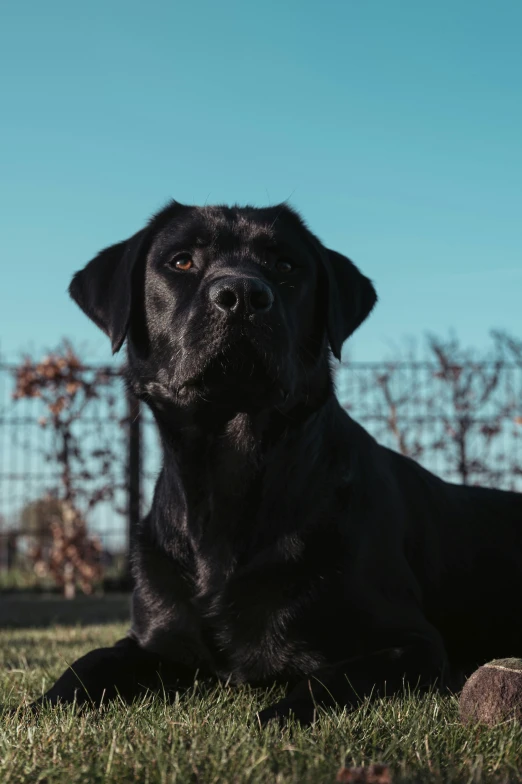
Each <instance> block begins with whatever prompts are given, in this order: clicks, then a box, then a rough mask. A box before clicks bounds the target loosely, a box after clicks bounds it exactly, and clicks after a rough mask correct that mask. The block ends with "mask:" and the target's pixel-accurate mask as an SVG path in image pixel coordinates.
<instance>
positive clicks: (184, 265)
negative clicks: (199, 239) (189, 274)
mask: <svg viewBox="0 0 522 784" xmlns="http://www.w3.org/2000/svg"><path fill="white" fill-rule="evenodd" d="M192 264H193V261H192V256H191V255H190V253H178V254H177V256H174V258H173V259H172V262H171V265H172V266H173V267H175V269H177V270H181V271H182V272H186V270H189V269H190V268H191V267H192Z"/></svg>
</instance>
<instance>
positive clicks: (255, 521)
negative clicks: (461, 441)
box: [41, 202, 522, 723]
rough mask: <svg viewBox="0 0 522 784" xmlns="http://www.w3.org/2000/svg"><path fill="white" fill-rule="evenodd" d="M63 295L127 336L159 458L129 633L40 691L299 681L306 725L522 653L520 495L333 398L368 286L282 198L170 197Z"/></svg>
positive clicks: (139, 546)
mask: <svg viewBox="0 0 522 784" xmlns="http://www.w3.org/2000/svg"><path fill="white" fill-rule="evenodd" d="M70 293H71V296H72V297H73V299H74V300H75V301H76V302H77V303H78V305H79V306H80V307H81V308H82V310H84V311H85V313H86V314H87V315H88V316H89V317H90V318H91V319H92V320H93V321H94V322H95V323H96V324H97V325H98V327H100V328H101V329H102V330H103V331H104V332H106V333H107V335H108V336H109V338H110V340H111V341H112V347H113V350H114V351H115V352H116V351H118V350H119V349H120V348H121V346H122V344H123V342H124V341H125V339H127V347H128V379H127V380H128V384H129V387H130V389H131V390H132V391H133V392H134V394H135V395H136V396H137V397H138V398H140V400H142V401H143V402H144V403H145V404H146V405H148V406H149V407H150V409H151V410H152V412H153V414H154V417H155V420H156V422H157V425H158V428H159V432H160V435H161V442H162V447H163V467H162V470H161V474H160V476H159V479H158V482H157V485H156V489H155V493H154V500H153V503H152V508H151V510H150V512H149V514H148V515H147V517H145V519H144V520H143V522H142V523H141V525H140V527H139V530H138V531H136V534H135V538H134V542H133V544H132V563H133V575H134V580H135V588H134V594H133V603H132V625H131V629H130V631H129V633H128V636H127V637H126V638H125V639H124V640H121V641H120V642H118V643H117V644H116V645H115V646H114V647H113V648H104V649H100V650H95V651H92V652H91V653H89V654H87V655H86V656H84V657H83V658H81V659H79V660H78V661H77V662H76V663H75V664H74V665H73V666H72V667H71V668H70V669H68V670H67V671H66V672H65V673H64V674H63V675H62V676H61V677H60V679H59V680H58V681H57V683H56V684H55V685H54V686H53V687H52V688H51V689H50V690H49V691H48V692H47V693H46V694H45V695H44V697H43V698H41V699H42V700H43V701H49V702H51V703H52V704H55V703H58V702H65V703H67V702H70V701H72V700H74V699H76V700H77V701H78V702H79V703H82V702H87V701H90V702H92V703H94V704H99V703H100V701H102V700H107V699H111V698H112V697H114V696H115V695H117V694H119V695H121V697H123V698H124V699H126V700H131V699H132V698H133V697H134V696H135V695H136V694H138V693H139V692H140V690H142V689H148V688H151V689H153V688H162V687H163V688H166V689H167V690H170V689H172V690H176V689H179V688H182V687H183V685H184V684H187V683H190V682H191V681H192V680H193V678H194V674H195V673H196V672H199V673H200V677H201V676H205V677H206V676H209V677H211V678H212V677H214V678H219V679H223V680H225V679H226V680H229V681H230V682H232V683H234V684H241V683H250V684H256V685H263V684H264V685H267V684H273V683H275V682H280V683H285V684H288V686H289V689H288V692H287V697H286V698H285V699H284V700H282V701H281V702H279V703H277V704H276V705H274V706H272V707H270V708H268V709H266V710H264V711H262V712H261V714H260V720H261V721H262V722H263V723H264V722H266V721H268V720H269V719H271V718H279V719H284V718H285V717H287V716H288V715H289V714H290V713H293V714H294V715H295V717H296V718H297V719H298V720H300V721H302V722H309V721H311V720H312V719H313V716H314V706H316V705H318V704H319V705H324V706H331V705H335V704H339V705H341V706H347V707H353V706H355V705H357V703H358V702H359V701H360V700H361V699H363V698H364V697H366V696H368V695H370V694H375V695H376V694H385V693H386V694H388V695H390V694H393V693H396V692H398V691H399V690H402V688H403V686H404V684H407V685H411V686H413V687H419V688H421V689H422V688H423V687H427V686H429V685H430V684H434V683H437V684H438V685H444V684H446V685H450V686H451V687H452V688H454V686H455V684H457V685H458V684H459V683H460V682H461V679H462V677H463V675H464V674H465V673H467V672H469V671H472V670H473V669H474V668H475V667H476V666H477V665H478V664H480V663H482V662H484V661H487V660H488V659H490V658H493V657H496V656H510V655H516V654H519V655H520V654H522V623H521V609H520V608H521V607H522V495H520V494H518V493H510V492H502V491H498V490H488V489H484V488H478V487H464V486H459V485H453V484H448V483H447V482H444V481H442V480H441V479H439V478H437V477H436V476H434V475H433V474H431V473H429V472H428V471H426V470H425V469H424V468H421V466H419V465H418V464H417V463H415V462H414V461H413V460H410V459H408V458H406V457H402V456H400V455H398V454H396V453H395V452H393V451H390V450H389V449H385V448H384V447H382V446H380V445H379V444H377V443H376V442H375V440H374V439H373V438H372V437H371V436H370V435H369V434H368V433H367V432H366V431H365V430H364V429H363V428H362V427H360V426H359V425H358V424H357V423H356V422H354V421H353V420H352V419H351V418H350V417H349V416H348V414H347V413H346V412H345V411H344V410H343V409H342V407H341V406H340V404H339V402H338V401H337V399H336V396H335V391H334V387H333V383H332V372H331V367H330V362H331V357H330V351H331V353H332V354H333V355H334V357H336V358H337V359H339V357H340V353H341V347H342V345H343V342H344V341H345V340H346V338H348V337H349V335H351V333H352V332H353V331H354V330H355V329H356V328H357V327H358V326H359V325H360V324H361V322H362V321H364V319H365V318H366V316H367V315H368V314H369V312H370V311H371V309H372V307H373V305H374V304H375V301H376V294H375V291H374V288H373V286H372V283H371V282H370V280H368V278H366V277H364V276H363V275H362V274H361V273H360V272H359V270H358V269H357V267H355V266H354V264H352V262H351V261H349V260H348V259H347V258H346V257H345V256H342V255H340V254H339V253H336V252H335V251H332V250H329V249H327V248H326V247H324V245H322V244H321V242H320V241H319V240H318V239H317V237H315V236H314V235H313V234H312V233H311V232H310V231H309V230H308V229H307V227H306V226H305V224H304V223H303V221H302V220H301V218H300V217H299V216H298V215H297V213H296V212H294V211H293V210H292V209H290V208H289V207H288V206H286V205H279V206H277V207H269V208H265V209H257V208H252V207H241V208H240V207H222V206H217V207H189V206H184V205H181V204H179V203H177V202H172V203H170V204H169V205H168V206H167V207H166V208H165V209H163V210H162V211H161V212H160V213H159V214H157V215H156V216H155V217H154V218H153V219H152V220H151V221H150V222H149V223H148V225H147V226H146V227H145V228H144V229H142V230H141V231H139V232H138V233H137V234H135V235H134V236H132V237H131V238H130V239H128V240H126V241H125V242H120V243H118V244H117V245H113V246H112V247H110V248H107V249H106V250H103V251H102V252H101V253H100V254H99V255H98V256H96V258H94V259H93V260H92V261H91V262H90V263H89V264H87V266H86V267H85V269H83V270H82V271H80V272H78V273H77V274H76V275H75V276H74V278H73V281H72V283H71V287H70Z"/></svg>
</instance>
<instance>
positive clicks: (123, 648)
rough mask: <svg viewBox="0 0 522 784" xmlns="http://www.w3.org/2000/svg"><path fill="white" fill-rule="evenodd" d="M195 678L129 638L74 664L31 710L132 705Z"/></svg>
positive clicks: (190, 670)
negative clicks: (113, 703) (140, 697)
mask: <svg viewBox="0 0 522 784" xmlns="http://www.w3.org/2000/svg"><path fill="white" fill-rule="evenodd" d="M194 674H195V670H194V669H191V668H190V667H188V666H187V665H185V664H176V663H171V662H168V661H165V660H163V659H162V658H161V657H159V656H158V655H157V654H154V653H151V652H149V651H146V650H144V649H143V648H141V647H140V646H139V645H138V643H137V642H136V641H135V640H134V639H132V638H131V637H125V638H124V639H123V640H120V641H119V642H117V643H116V644H115V645H114V646H113V647H112V648H98V649H96V650H94V651H91V652H90V653H87V654H86V655H85V656H82V657H81V658H80V659H78V660H77V661H75V662H74V664H71V665H70V667H68V668H67V670H65V672H64V673H63V674H62V675H61V676H60V677H59V678H58V680H57V681H56V683H55V684H54V685H53V686H52V687H51V688H50V689H49V690H48V691H47V692H46V693H45V694H44V695H43V696H42V697H40V698H39V699H38V700H36V701H35V702H33V703H32V705H31V708H33V709H37V708H38V707H39V706H41V705H43V704H45V703H49V704H51V705H57V704H58V703H60V704H67V703H72V702H76V703H77V704H78V705H83V704H85V703H90V704H91V705H93V706H98V705H100V704H101V703H104V702H107V701H109V700H112V699H114V698H115V697H118V696H119V697H121V698H122V699H123V700H124V701H126V702H131V701H132V699H133V698H134V697H135V696H137V695H138V694H140V693H143V692H144V691H145V690H147V689H153V690H158V689H161V688H162V687H165V688H166V689H167V690H168V689H169V688H176V686H178V685H179V686H182V685H184V684H188V683H189V682H190V681H192V680H193V678H194Z"/></svg>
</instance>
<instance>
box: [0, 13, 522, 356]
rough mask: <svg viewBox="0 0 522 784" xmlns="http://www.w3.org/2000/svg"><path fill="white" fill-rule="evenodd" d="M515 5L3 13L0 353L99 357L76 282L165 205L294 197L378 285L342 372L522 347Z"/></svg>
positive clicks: (521, 163) (518, 18)
mask: <svg viewBox="0 0 522 784" xmlns="http://www.w3.org/2000/svg"><path fill="white" fill-rule="evenodd" d="M521 40H522V2H521V1H520V0H496V1H495V2H492V1H491V0H436V1H435V0H426V1H423V0H336V1H335V2H332V1H331V0H322V2H319V0H315V2H312V0H263V2H250V0H220V1H219V2H217V1H216V0H195V1H194V0H192V2H190V1H189V0H183V2H181V1H180V0H170V1H167V0H147V2H143V0H140V2H137V1H136V0H103V2H102V0H90V2H86V3H77V2H70V0H45V2H41V0H16V2H14V0H13V1H12V2H8V3H3V4H2V10H1V12H0V58H1V61H2V62H1V63H0V73H1V74H2V76H1V77H0V78H1V80H2V89H1V115H2V117H1V121H0V137H1V138H0V142H1V143H0V164H1V166H0V180H1V184H0V189H1V193H0V222H1V230H0V265H1V278H0V282H1V285H0V350H1V352H2V354H3V356H4V358H5V357H9V358H16V357H17V356H18V355H19V353H20V351H21V350H27V349H31V350H34V351H40V350H43V349H46V348H49V347H52V346H54V345H55V344H56V343H57V342H58V341H59V339H60V338H61V336H62V335H67V336H69V337H70V338H72V339H73V340H74V341H76V342H77V343H79V344H80V345H83V346H84V347H85V351H86V352H87V355H88V356H89V358H90V359H105V358H106V357H107V356H108V355H109V352H108V342H107V340H106V338H105V337H104V336H103V335H102V334H101V333H100V332H98V331H97V330H96V328H95V327H94V325H92V324H91V323H90V322H89V321H88V320H87V319H86V317H85V316H83V314H82V313H81V312H80V311H79V310H77V309H76V307H75V306H74V305H73V304H72V302H69V301H68V298H67V296H66V293H65V292H66V287H67V285H68V282H69V279H70V276H71V274H72V273H73V272H74V271H75V270H76V269H78V268H79V267H81V266H83V264H84V263H85V262H86V261H88V260H89V259H90V258H91V257H92V256H93V255H94V254H95V253H96V252H97V251H98V250H99V249H100V248H102V247H104V246H106V245H108V244H111V243H113V242H116V241H118V240H120V239H122V238H124V237H126V236H128V235H130V234H131V233H133V232H134V231H135V230H137V229H138V228H139V227H140V226H141V224H142V222H143V221H144V220H145V219H146V218H147V217H148V216H149V215H150V214H151V212H153V211H154V210H156V209H157V208H158V207H160V206H161V205H162V204H163V203H164V202H165V201H166V200H167V199H168V198H170V197H174V198H176V199H178V200H179V201H184V202H187V203H203V202H206V201H208V202H210V203H211V202H238V203H246V202H248V203H253V204H256V205H262V204H265V203H275V202H278V201H281V200H283V199H286V198H288V197H290V200H291V202H292V203H293V204H294V205H295V206H296V207H297V208H298V209H299V210H301V211H302V212H303V214H304V216H305V218H306V219H307V220H308V222H309V224H310V225H311V227H312V229H313V230H314V231H315V232H316V233H318V234H319V236H320V237H321V238H322V239H323V240H324V241H325V242H327V243H328V244H329V245H330V246H331V247H334V248H336V249H338V250H340V251H342V252H344V253H346V254H348V255H349V256H350V257H351V258H353V259H354V261H355V262H356V263H357V264H358V265H359V266H360V267H361V268H362V270H363V271H364V272H365V273H366V274H368V275H369V276H370V277H372V278H373V279H374V281H375V283H376V286H377V289H378V292H379V295H380V303H379V305H378V307H377V309H376V310H375V312H374V314H373V315H372V317H371V318H370V319H369V320H368V321H367V322H366V323H365V325H364V326H363V327H362V328H361V329H360V331H359V332H358V333H357V335H356V337H355V338H354V340H353V344H352V352H351V355H352V357H353V358H355V359H359V360H365V359H368V360H371V359H379V358H381V357H383V356H386V355H387V354H389V353H390V350H391V346H392V345H393V344H399V345H400V344H401V341H402V339H403V337H404V336H414V337H422V335H423V334H424V333H425V332H426V331H428V330H429V331H433V332H436V333H438V334H441V335H447V334H448V330H449V329H450V328H453V329H454V330H455V331H456V332H457V334H458V335H459V336H460V337H461V338H462V340H463V341H464V342H465V343H467V344H472V345H475V346H477V347H479V348H481V347H483V346H484V345H486V343H487V335H488V331H489V330H490V328H492V327H496V328H506V329H508V330H510V331H511V332H513V333H515V334H517V335H518V336H519V337H522V317H521V310H522V306H521V299H522V252H521V248H522V45H521Z"/></svg>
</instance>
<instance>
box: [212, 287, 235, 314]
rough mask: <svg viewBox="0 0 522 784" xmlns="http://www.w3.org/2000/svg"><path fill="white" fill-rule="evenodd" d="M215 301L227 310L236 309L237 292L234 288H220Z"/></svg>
mask: <svg viewBox="0 0 522 784" xmlns="http://www.w3.org/2000/svg"><path fill="white" fill-rule="evenodd" d="M215 302H216V304H217V305H220V306H221V307H222V308H224V309H225V310H234V308H235V307H236V306H237V294H236V292H235V291H233V290H232V289H220V291H219V292H218V295H217V297H216V298H215Z"/></svg>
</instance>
